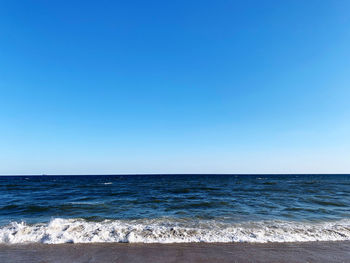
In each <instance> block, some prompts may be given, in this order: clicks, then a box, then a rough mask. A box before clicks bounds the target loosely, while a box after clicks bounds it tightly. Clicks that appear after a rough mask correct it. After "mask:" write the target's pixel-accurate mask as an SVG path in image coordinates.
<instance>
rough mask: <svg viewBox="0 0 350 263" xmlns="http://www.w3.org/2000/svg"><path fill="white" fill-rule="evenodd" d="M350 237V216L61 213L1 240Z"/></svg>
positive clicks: (6, 229)
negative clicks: (224, 218)
mask: <svg viewBox="0 0 350 263" xmlns="http://www.w3.org/2000/svg"><path fill="white" fill-rule="evenodd" d="M341 240H350V220H340V221H336V222H323V223H301V222H287V221H260V222H245V223H222V222H217V221H213V220H212V221H199V222H198V221H197V222H194V221H186V220H174V219H165V218H163V219H153V220H151V219H147V220H146V219H144V220H131V221H130V220H129V221H126V220H105V221H103V222H88V221H85V220H82V219H61V218H55V219H53V220H51V221H50V222H49V223H46V224H35V225H27V224H25V223H23V222H20V223H18V222H12V223H11V224H9V225H7V226H3V227H1V228H0V243H9V244H18V243H48V244H58V243H91V242H128V243H188V242H208V243H210V242H257V243H265V242H304V241H341Z"/></svg>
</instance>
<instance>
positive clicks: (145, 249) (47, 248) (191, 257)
mask: <svg viewBox="0 0 350 263" xmlns="http://www.w3.org/2000/svg"><path fill="white" fill-rule="evenodd" d="M0 262H2V263H17V262H23V263H24V262H26V263H30V262H33V263H34V262H35V263H38V262H41V263H44V262H45V263H51V262H52V263H66V262H67V263H68V262H69V263H72V262H75V263H83V262H84V263H85V262H90V263H93V262H96V263H97V262H99V263H102V262H106V263H107V262H108V263H111V262H144V263H147V262H149V263H151V262H152V263H156V262H162V263H166V262H203V263H206V262H208V263H209V262H221V263H223V262H237V263H247V262H281V263H282V262H286V263H287V262H288V263H297V262H318V263H323V262H325V263H326V262H327V263H328V262H350V242H305V243H266V244H249V243H223V244H218V243H215V244H207V243H196V244H195V243H190V244H119V243H104V244H96V243H95V244H61V245H46V244H26V245H0Z"/></svg>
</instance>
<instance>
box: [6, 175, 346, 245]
mask: <svg viewBox="0 0 350 263" xmlns="http://www.w3.org/2000/svg"><path fill="white" fill-rule="evenodd" d="M345 240H350V175H336V174H332V175H306V174H305V175H302V174H299V175H215V174H210V175H208V174H195V175H193V174H192V175H191V174H187V175H185V174H181V175H176V174H171V175H170V174H169V175H94V176H91V175H89V176H51V175H50V176H1V177H0V244H24V243H47V244H58V243H96V242H98V243H101V242H119V243H192V242H205V243H214V242H215V243H216V242H225V243H234V242H251V243H266V242H305V241H345Z"/></svg>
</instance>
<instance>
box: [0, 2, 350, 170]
mask: <svg viewBox="0 0 350 263" xmlns="http://www.w3.org/2000/svg"><path fill="white" fill-rule="evenodd" d="M0 32H1V34H0V174H42V173H47V174H94V173H303V172H305V173H310V172H311V173H319V172H321V173H332V172H334V173H347V172H350V1H347V0H344V1H341V0H339V1H333V0H330V1H319V0H317V1H316V0H315V1H312V0H310V1H305V0H302V1H296V0H291V1H277V0H276V1H260V0H257V1H203V0H201V1H188V0H186V1H85V0H84V1H62V0H60V1H46V0H42V1H14V0H8V1H1V3H0Z"/></svg>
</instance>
